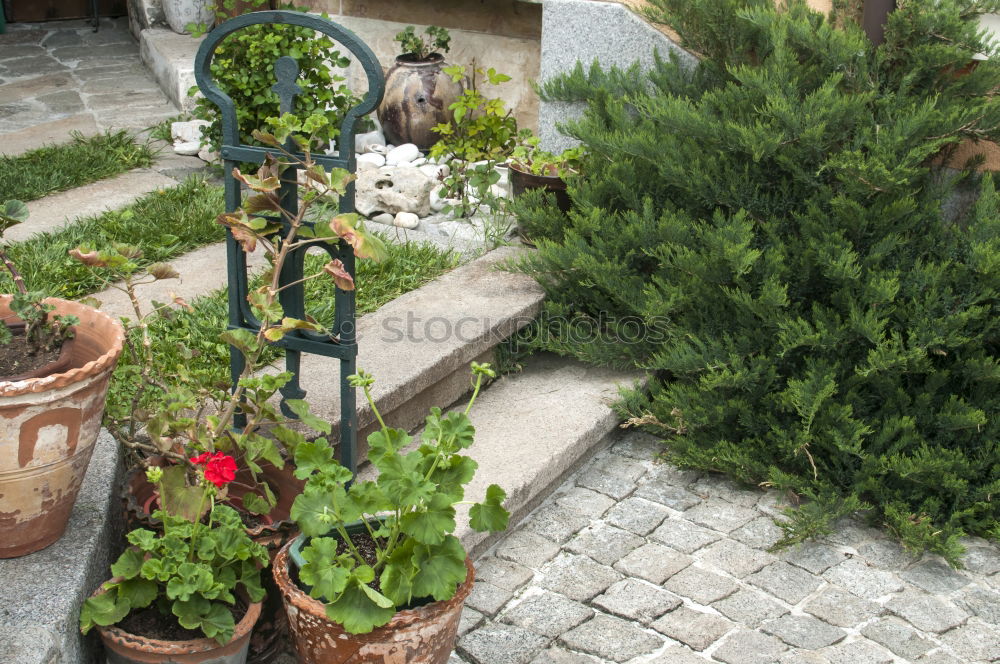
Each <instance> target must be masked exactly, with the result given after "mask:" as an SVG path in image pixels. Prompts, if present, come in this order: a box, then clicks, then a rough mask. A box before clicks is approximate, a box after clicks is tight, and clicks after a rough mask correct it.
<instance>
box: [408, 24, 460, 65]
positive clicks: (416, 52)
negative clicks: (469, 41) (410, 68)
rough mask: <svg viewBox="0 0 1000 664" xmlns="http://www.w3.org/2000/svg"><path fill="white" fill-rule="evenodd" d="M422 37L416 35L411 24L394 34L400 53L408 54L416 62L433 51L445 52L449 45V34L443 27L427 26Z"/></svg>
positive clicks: (427, 56) (433, 52)
mask: <svg viewBox="0 0 1000 664" xmlns="http://www.w3.org/2000/svg"><path fill="white" fill-rule="evenodd" d="M424 35H425V36H423V37H421V36H419V35H417V33H416V31H415V30H414V29H413V26H412V25H408V26H406V29H404V30H403V31H401V32H399V33H398V34H397V35H396V38H395V41H397V42H399V50H400V52H401V55H404V56H410V59H411V60H413V61H416V62H419V61H421V60H426V59H428V58H429V57H430V56H431V55H433V54H435V53H447V52H448V51H449V50H450V48H451V46H450V44H451V35H450V34H449V33H448V31H447V30H446V29H444V28H440V27H438V26H436V25H431V26H429V27H428V28H427V29H426V30H425V31H424Z"/></svg>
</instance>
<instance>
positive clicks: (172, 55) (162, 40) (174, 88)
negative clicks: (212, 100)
mask: <svg viewBox="0 0 1000 664" xmlns="http://www.w3.org/2000/svg"><path fill="white" fill-rule="evenodd" d="M200 44H201V39H195V38H194V37H192V36H191V35H179V34H177V33H176V32H173V31H171V30H167V29H165V28H148V29H146V30H143V31H142V32H141V33H140V35H139V57H140V58H141V59H142V62H143V64H145V65H146V68H147V69H149V73H150V74H152V76H153V78H154V79H156V82H157V84H159V86H160V89H161V90H163V94H165V95H167V98H169V99H170V101H171V102H173V104H174V106H176V107H177V108H179V109H181V110H184V111H190V110H192V109H193V108H194V97H189V96H188V93H187V92H188V89H190V88H191V86H192V85H195V80H194V56H195V54H196V53H197V52H198V46H199V45H200Z"/></svg>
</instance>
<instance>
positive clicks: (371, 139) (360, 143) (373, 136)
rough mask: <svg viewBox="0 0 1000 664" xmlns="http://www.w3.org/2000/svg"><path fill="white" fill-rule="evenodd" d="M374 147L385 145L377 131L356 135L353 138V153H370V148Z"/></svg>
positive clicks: (383, 137)
mask: <svg viewBox="0 0 1000 664" xmlns="http://www.w3.org/2000/svg"><path fill="white" fill-rule="evenodd" d="M376 145H378V146H384V145H385V136H383V135H382V132H380V131H378V130H377V129H376V130H375V131H369V132H367V133H365V134H358V135H357V136H355V137H354V151H355V152H357V153H358V154H360V153H362V152H371V151H372V150H371V149H370V148H372V147H373V146H376Z"/></svg>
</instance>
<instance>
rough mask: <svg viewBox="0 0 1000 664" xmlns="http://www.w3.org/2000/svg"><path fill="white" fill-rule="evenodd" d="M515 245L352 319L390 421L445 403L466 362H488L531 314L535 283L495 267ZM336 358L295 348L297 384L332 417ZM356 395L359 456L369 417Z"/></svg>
mask: <svg viewBox="0 0 1000 664" xmlns="http://www.w3.org/2000/svg"><path fill="white" fill-rule="evenodd" d="M520 251H523V250H519V249H515V248H513V247H502V248H500V249H495V250H493V251H491V252H489V253H487V254H486V255H484V256H482V257H480V258H477V259H476V260H474V261H472V262H471V263H468V264H467V265H463V266H461V267H459V268H456V269H455V270H452V271H451V272H449V273H447V274H445V275H443V276H441V277H438V278H437V279H435V280H434V281H432V282H431V283H429V284H426V285H424V286H422V287H420V288H418V289H416V290H413V291H410V292H409V293H406V294H405V295H402V296H400V297H398V298H396V299H395V300H393V301H392V302H389V303H388V304H386V305H385V306H383V307H382V308H381V309H379V310H378V311H375V312H372V313H370V314H367V315H365V316H362V317H361V318H359V319H358V335H357V336H358V358H357V366H358V368H359V369H363V370H364V371H367V372H368V373H370V374H372V375H373V376H375V379H376V382H375V385H374V387H373V389H372V395H373V398H374V400H375V403H376V404H377V405H378V408H379V410H380V411H381V412H382V414H383V415H384V416H386V417H388V418H390V419H391V420H392V421H393V422H395V426H399V427H403V428H406V429H411V428H413V427H415V426H417V425H418V424H419V423H420V422H422V421H423V418H424V415H425V414H426V413H427V408H428V406H432V405H442V404H450V403H453V402H454V401H455V400H456V399H458V398H459V397H460V396H462V395H463V394H465V393H466V392H467V391H468V389H469V374H468V370H469V363H470V362H472V361H477V362H484V361H492V359H493V357H494V349H495V348H496V346H497V345H498V344H500V343H501V342H503V341H504V340H505V339H507V338H508V337H509V336H511V335H512V334H513V333H514V332H516V331H517V330H519V329H520V328H522V327H524V326H525V325H527V324H528V323H529V322H530V321H532V320H533V319H534V318H535V316H536V315H537V314H538V311H539V308H540V306H541V303H542V299H543V296H544V295H543V292H542V289H541V287H540V286H539V285H538V284H537V283H536V282H535V281H534V279H531V278H530V277H527V276H525V275H523V274H517V273H511V272H504V271H502V270H501V269H500V266H501V265H502V264H503V263H504V262H505V261H508V260H511V259H514V258H516V256H517V255H518V253H519V252H520ZM339 364H340V361H339V360H336V359H332V358H328V357H322V356H318V355H303V357H302V373H301V385H302V387H303V388H304V389H305V390H306V393H307V396H306V399H307V400H308V401H309V404H310V406H311V409H312V412H313V413H315V414H317V415H319V416H320V417H322V418H324V419H326V420H328V421H330V422H332V423H333V424H334V436H333V438H334V439H336V438H337V435H336V434H337V432H338V431H339V428H338V427H339V423H340V382H339V376H340V367H339ZM362 402H363V399H361V398H360V397H359V399H358V430H359V431H360V432H361V433H360V434H359V435H358V443H359V456H360V457H361V458H363V456H364V447H365V445H364V440H365V436H366V435H367V432H368V431H369V430H370V429H369V427H371V425H372V423H373V422H374V419H375V418H374V415H373V413H372V412H371V408H370V407H369V406H368V404H367V403H362Z"/></svg>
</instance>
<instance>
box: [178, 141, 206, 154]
mask: <svg viewBox="0 0 1000 664" xmlns="http://www.w3.org/2000/svg"><path fill="white" fill-rule="evenodd" d="M200 150H201V141H183V142H180V143H174V152H176V153H177V154H183V155H189V156H192V157H193V156H194V155H196V154H198V152H199V151H200Z"/></svg>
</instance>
